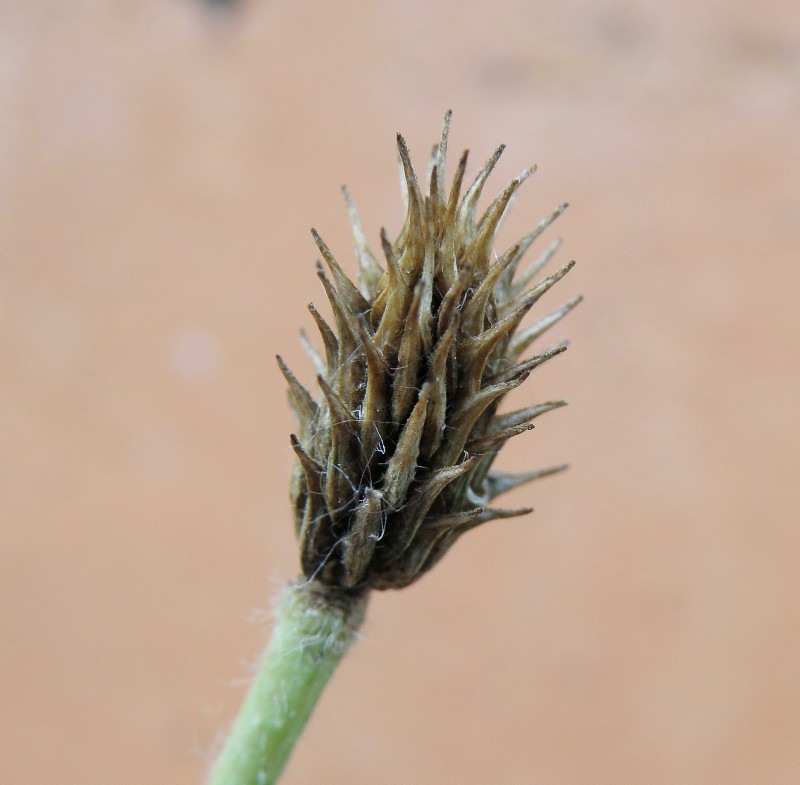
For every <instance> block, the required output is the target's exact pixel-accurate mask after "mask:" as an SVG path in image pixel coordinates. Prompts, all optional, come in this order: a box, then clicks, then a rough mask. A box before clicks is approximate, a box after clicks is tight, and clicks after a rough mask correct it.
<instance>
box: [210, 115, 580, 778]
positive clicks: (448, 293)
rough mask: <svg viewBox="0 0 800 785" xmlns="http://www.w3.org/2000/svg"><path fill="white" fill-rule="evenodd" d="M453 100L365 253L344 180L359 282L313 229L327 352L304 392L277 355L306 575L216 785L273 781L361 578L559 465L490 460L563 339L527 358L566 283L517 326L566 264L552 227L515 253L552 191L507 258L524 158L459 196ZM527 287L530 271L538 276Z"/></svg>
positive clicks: (418, 554) (319, 355)
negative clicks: (514, 393) (287, 407)
mask: <svg viewBox="0 0 800 785" xmlns="http://www.w3.org/2000/svg"><path fill="white" fill-rule="evenodd" d="M449 127H450V113H449V112H448V113H447V115H446V117H445V123H444V130H443V132H442V137H441V140H440V142H439V143H438V145H437V146H436V147H435V148H434V150H433V155H432V158H431V162H430V166H429V172H428V186H427V192H426V193H423V191H422V188H421V186H420V183H419V180H418V178H417V175H416V173H415V171H414V168H413V166H412V163H411V158H410V156H409V152H408V148H407V146H406V143H405V141H404V140H403V138H402V136H400V135H398V137H397V145H398V150H399V157H400V164H401V167H402V178H401V180H402V183H403V186H404V187H403V192H404V201H405V223H404V225H403V228H402V230H401V232H400V234H399V236H398V237H397V238H396V239H395V240H394V241H392V240H390V238H389V237H388V236H387V234H386V232H385V230H384V231H382V232H381V245H382V251H383V257H384V262H383V264H380V263H379V262H378V261H377V259H376V257H375V255H374V254H373V253H372V251H371V250H370V248H369V246H368V244H367V242H366V239H365V235H364V232H363V230H362V227H361V223H360V220H359V217H358V214H357V212H356V209H355V207H354V205H353V202H352V200H351V199H350V196H349V194H348V193H347V191H346V190H345V199H346V201H347V206H348V210H349V213H350V219H351V223H352V226H353V233H354V236H355V243H356V249H357V256H358V272H359V274H358V282H357V283H354V282H353V281H352V280H351V279H350V278H349V277H348V276H347V275H346V273H345V272H344V271H343V269H342V268H341V267H340V265H339V264H338V262H337V261H336V259H335V258H334V256H333V254H332V253H331V251H330V249H329V248H328V247H327V245H326V244H325V243H324V242H323V240H322V239H321V238H320V237H319V235H318V234H317V233H316V232H315V231H314V232H313V235H314V239H315V241H316V243H317V245H318V247H319V250H320V253H321V255H322V258H323V259H324V262H325V267H323V266H322V265H321V264H320V265H319V270H318V273H317V275H318V276H319V279H320V281H321V283H322V286H323V289H324V291H325V294H326V296H327V299H328V302H329V305H330V308H331V311H332V313H333V320H332V324H329V323H328V322H327V321H326V320H325V319H324V318H323V317H322V316H321V315H320V313H319V312H318V311H317V310H316V308H315V307H314V306H313V305H310V306H309V309H310V311H311V314H312V316H313V318H314V321H315V322H316V324H317V327H318V328H319V333H320V339H321V347H322V351H321V352H318V351H317V349H315V348H314V346H313V345H312V343H311V342H310V341H309V340H308V339H307V338H306V337H305V336H303V343H304V345H305V347H306V349H307V351H308V354H309V355H310V357H311V360H312V362H313V364H314V367H315V368H316V371H317V379H316V381H317V386H318V388H319V393H318V394H317V395H316V396H314V395H312V394H311V392H310V391H309V390H308V389H307V388H306V387H305V386H303V384H302V383H301V382H300V381H299V380H298V379H297V377H295V375H294V374H293V373H292V372H291V371H290V370H289V368H287V367H286V365H285V364H284V362H283V360H281V358H280V357H279V358H278V364H279V365H280V368H281V370H282V372H283V375H284V376H285V378H286V381H287V382H288V385H289V397H290V403H291V407H292V409H293V411H294V415H295V418H296V420H297V433H296V434H292V436H291V444H292V447H293V449H294V452H295V454H296V456H297V463H296V467H295V470H294V473H293V476H292V481H291V499H292V504H293V509H294V524H295V531H296V533H297V538H298V543H299V551H300V564H301V568H302V576H301V577H300V578H298V579H297V580H296V581H295V582H293V583H291V584H290V585H289V586H288V587H286V589H285V590H284V592H283V595H282V597H281V600H280V606H279V609H278V617H277V622H276V626H275V628H274V630H273V635H272V640H271V641H270V644H269V646H268V647H267V650H266V652H265V654H264V658H263V660H262V662H261V665H260V667H259V670H258V673H257V675H256V678H255V681H254V683H253V685H252V687H251V689H250V692H249V693H248V696H247V698H246V699H245V702H244V705H243V707H242V710H241V712H240V714H239V717H238V718H237V720H236V722H235V724H234V726H233V729H232V731H231V734H230V737H229V739H228V742H227V744H226V746H225V748H224V749H223V751H222V753H221V755H220V757H219V759H218V761H217V763H216V765H215V767H214V769H213V771H212V775H211V780H210V782H211V785H269V784H270V783H274V782H276V780H277V778H278V776H279V775H280V773H281V771H282V769H283V767H284V764H285V762H286V760H287V758H288V756H289V754H290V752H291V750H292V748H293V746H294V743H295V741H296V740H297V738H298V736H299V734H300V732H301V731H302V729H303V726H304V725H305V723H306V720H307V719H308V717H309V715H310V714H311V711H312V710H313V708H314V705H315V703H316V701H317V698H318V697H319V695H320V693H321V692H322V690H323V688H324V686H325V684H326V683H327V681H328V679H329V678H330V676H331V675H332V673H333V671H334V670H335V668H336V665H337V664H338V662H339V661H340V659H341V658H342V656H344V654H345V652H346V651H347V649H348V647H349V645H350V644H351V642H352V640H353V638H354V636H355V634H356V632H357V630H358V628H359V625H360V624H361V622H362V620H363V618H364V611H365V607H366V604H367V600H368V598H369V595H370V592H371V591H372V590H376V589H377V590H382V589H399V588H403V587H404V586H408V585H409V584H410V583H413V582H414V581H415V580H417V579H418V578H419V577H420V576H421V575H422V574H424V573H425V572H427V571H428V570H429V569H430V568H431V567H433V566H434V565H435V564H436V563H437V562H438V561H439V559H441V558H442V556H443V555H444V554H445V553H446V552H447V550H448V549H449V548H450V547H451V546H452V545H453V543H454V542H455V541H456V540H457V539H458V538H459V537H460V536H461V535H462V534H464V533H465V532H467V531H469V530H470V529H472V528H474V527H476V526H479V525H481V524H482V523H485V522H487V521H491V520H494V519H497V518H510V517H513V516H517V515H524V514H526V513H528V512H530V511H531V510H530V509H529V508H523V509H512V510H509V509H503V508H500V507H495V506H493V501H494V499H495V498H496V497H498V496H500V495H501V494H503V493H504V492H506V491H509V490H511V489H512V488H516V487H518V486H520V485H522V484H524V483H527V482H529V481H531V480H534V479H537V478H539V477H543V476H545V475H549V474H553V473H555V472H558V471H560V470H562V469H564V468H565V467H564V466H556V467H552V468H548V469H543V470H538V471H528V472H524V473H521V474H507V473H502V472H498V471H495V470H493V468H492V464H493V462H494V459H495V457H496V456H497V454H498V452H499V451H500V449H501V448H502V446H503V445H504V444H505V443H506V442H507V441H508V440H509V439H511V438H513V437H514V436H517V435H519V434H522V433H524V432H526V431H528V430H530V429H531V428H532V427H533V425H532V424H531V421H532V420H533V419H535V418H536V417H538V416H539V415H541V414H543V413H545V412H547V411H550V410H552V409H555V408H558V407H560V406H563V405H564V401H549V402H546V403H541V404H538V405H534V406H529V407H526V408H523V409H519V410H516V411H512V412H507V413H499V411H498V409H499V405H500V403H501V401H502V400H503V397H504V396H505V395H506V394H507V393H509V392H510V391H511V390H513V389H515V388H516V387H518V386H519V385H520V384H522V383H523V382H524V381H525V380H526V379H527V378H528V376H529V375H530V374H531V372H532V371H533V370H534V369H535V368H537V367H538V366H539V365H541V364H542V363H544V362H547V361H548V360H549V359H551V358H552V357H555V356H556V355H557V354H560V353H561V352H563V351H564V350H565V349H566V346H565V345H564V344H558V345H555V346H551V347H549V348H547V349H544V350H543V351H540V352H538V353H535V354H532V355H531V356H526V355H527V350H528V349H529V347H530V346H531V345H532V344H533V342H534V341H536V340H537V339H538V338H539V337H540V336H542V335H543V333H545V332H546V331H547V330H548V328H550V327H551V326H552V325H554V324H555V323H556V322H557V321H558V320H559V319H561V318H562V317H563V316H565V315H566V314H567V313H568V312H569V311H570V310H571V309H572V308H574V307H575V305H577V304H578V302H579V301H580V298H579V297H576V298H574V299H572V300H570V301H569V302H567V303H566V304H565V305H563V306H561V307H560V308H557V309H556V310H554V311H552V312H551V313H549V314H547V315H546V316H543V317H542V318H540V319H538V320H537V321H535V322H534V323H533V324H531V325H530V326H527V327H521V324H522V321H523V319H524V317H525V316H526V314H527V313H528V311H529V310H530V309H531V308H532V307H533V306H534V305H535V304H536V303H537V302H538V301H539V299H540V298H541V297H542V296H543V295H544V294H545V293H546V292H547V291H548V289H550V288H551V287H552V286H553V285H554V284H556V283H557V282H558V281H559V280H561V278H563V277H564V275H566V274H567V272H569V270H570V269H571V268H572V266H573V263H572V262H570V263H569V264H566V265H564V266H563V267H561V268H560V269H559V270H557V271H556V272H554V273H553V274H551V275H550V276H548V277H546V278H544V279H542V280H541V281H538V282H537V283H535V284H534V281H536V280H537V278H538V276H539V273H540V272H541V270H542V269H543V268H544V266H545V265H546V264H547V263H548V261H549V260H550V259H551V257H552V256H553V255H554V254H555V252H556V250H557V248H558V244H559V243H558V241H555V242H553V243H552V244H551V245H550V246H549V247H548V248H547V249H546V250H545V251H544V252H543V253H542V254H541V255H540V256H539V257H538V258H537V259H536V260H535V261H534V262H533V263H532V264H530V265H529V266H528V267H527V268H526V269H525V270H524V271H521V270H520V267H521V261H522V259H523V256H524V255H525V253H526V252H527V251H528V249H529V248H530V246H531V245H532V244H533V243H534V241H535V240H536V239H537V238H538V237H539V235H541V234H542V232H544V230H545V229H546V228H547V227H548V226H549V225H550V224H551V223H552V222H553V221H554V220H555V219H556V218H557V217H558V216H559V215H560V213H561V212H562V211H563V209H564V207H565V206H566V205H562V206H561V207H559V208H558V209H557V210H556V211H555V212H553V213H552V215H550V216H549V217H547V218H545V219H544V220H543V221H541V222H540V223H539V224H538V225H537V226H536V227H535V228H534V229H533V230H532V231H531V232H530V233H528V234H527V235H525V236H524V237H523V238H522V239H521V240H519V242H517V243H516V244H514V245H513V246H512V247H511V248H509V249H508V250H507V251H506V252H505V253H503V254H502V255H501V256H498V255H497V254H496V253H495V250H494V241H495V235H496V232H497V229H498V226H499V225H500V222H501V220H502V218H503V216H504V215H505V213H506V212H507V209H508V207H509V204H510V203H511V201H512V199H513V197H514V195H515V193H516V191H517V189H518V188H519V186H520V185H521V184H522V182H523V181H524V180H526V179H527V178H528V177H529V176H530V175H531V174H532V173H533V171H534V169H528V170H526V171H525V172H523V173H522V174H521V175H520V176H519V177H517V178H515V179H514V180H512V181H511V183H510V184H509V186H508V187H507V188H506V189H505V190H504V191H503V192H502V193H501V194H500V195H499V196H498V197H497V198H496V199H495V200H494V201H493V202H492V203H491V204H490V205H489V207H488V208H487V209H486V210H485V212H483V213H482V214H480V215H479V213H478V202H479V200H480V197H481V193H482V191H483V188H484V185H485V183H486V181H487V178H488V177H489V175H490V174H491V172H492V170H493V169H494V167H495V165H496V164H497V161H498V159H499V158H500V155H501V153H502V152H503V147H502V146H501V147H499V148H498V149H497V151H496V152H495V153H494V154H493V155H492V157H491V158H490V159H489V160H488V161H487V162H486V164H485V165H484V166H483V168H482V169H481V170H480V171H479V172H478V174H477V176H476V177H475V179H474V180H473V181H472V183H471V185H469V187H467V188H466V190H465V191H464V193H463V195H462V186H463V182H464V176H465V173H466V168H467V153H466V152H465V153H464V154H463V155H462V156H461V159H460V160H459V162H458V166H457V167H456V171H455V175H454V177H453V180H452V185H451V186H450V188H449V190H448V189H447V188H446V185H445V162H446V155H447V140H448V132H449ZM532 284H533V285H532Z"/></svg>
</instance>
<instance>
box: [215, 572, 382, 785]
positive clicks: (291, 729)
mask: <svg viewBox="0 0 800 785" xmlns="http://www.w3.org/2000/svg"><path fill="white" fill-rule="evenodd" d="M366 599H367V595H366V594H365V593H361V594H353V593H348V592H344V591H342V590H337V589H330V588H328V587H325V586H322V585H319V584H315V583H300V582H298V583H297V584H290V585H289V586H287V587H286V588H285V589H284V591H283V593H282V595H281V599H280V606H279V608H278V616H277V621H276V623H275V628H274V629H273V631H272V638H271V640H270V642H269V644H268V645H267V648H266V651H265V652H264V655H263V658H262V660H261V663H260V665H259V668H258V672H257V674H256V677H255V680H254V681H253V683H252V685H251V687H250V691H249V692H248V694H247V697H246V698H245V700H244V703H243V704H242V708H241V710H240V711H239V716H238V717H237V718H236V720H235V722H234V724H233V728H232V729H231V732H230V736H229V737H228V740H227V742H226V744H225V747H224V748H223V750H222V753H221V754H220V756H219V758H218V759H217V762H216V764H215V765H214V768H213V769H212V772H211V777H210V779H209V785H273V783H275V782H277V780H278V777H279V776H280V774H281V772H282V771H283V767H284V766H285V765H286V761H287V760H288V758H289V755H290V754H291V752H292V749H293V747H294V745H295V743H296V742H297V739H298V738H299V736H300V734H301V732H302V731H303V728H304V727H305V724H306V722H307V720H308V718H309V717H310V716H311V712H312V711H313V710H314V706H315V705H316V703H317V700H318V698H319V696H320V694H321V693H322V690H323V689H324V688H325V685H326V684H327V683H328V680H329V679H330V677H331V676H332V675H333V672H334V670H336V666H337V665H338V664H339V661H340V660H341V659H342V657H343V656H344V655H345V653H346V652H347V650H348V648H349V647H350V644H351V643H352V642H353V639H354V638H355V636H356V632H357V630H358V628H359V626H360V625H361V622H362V621H363V619H364V609H365V606H366Z"/></svg>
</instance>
